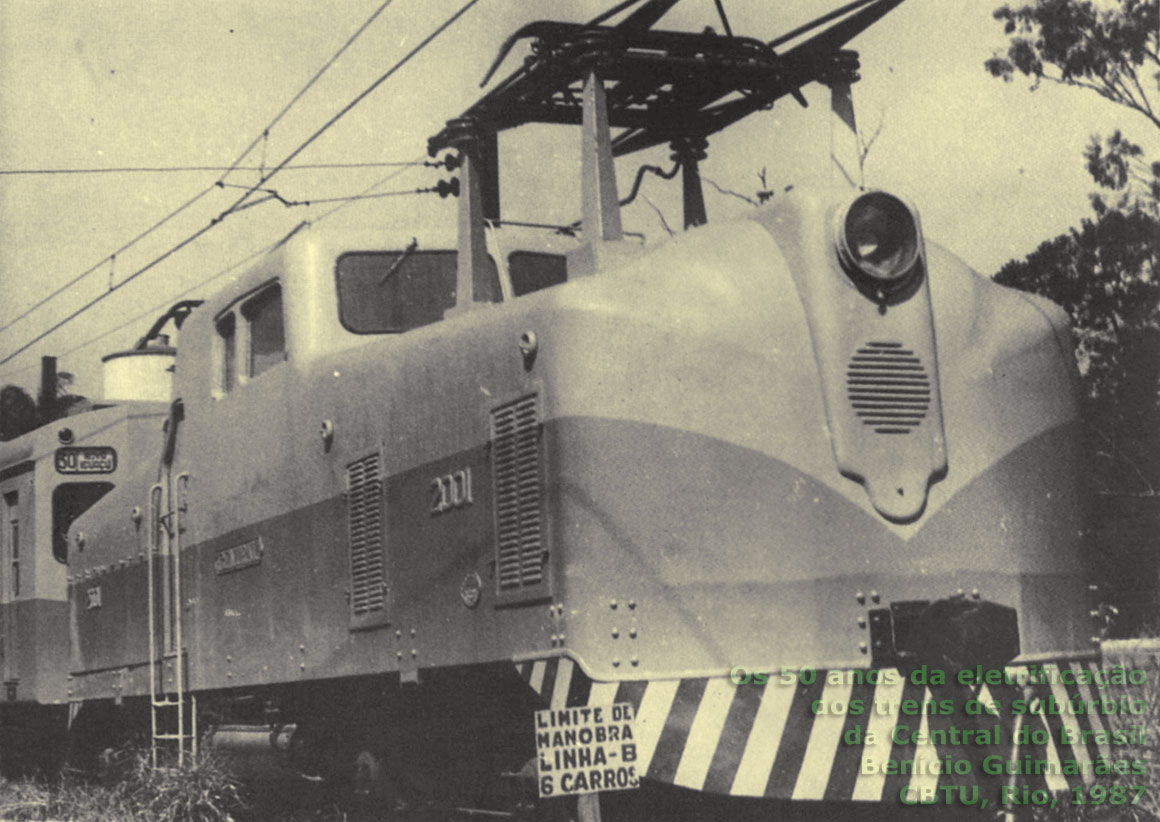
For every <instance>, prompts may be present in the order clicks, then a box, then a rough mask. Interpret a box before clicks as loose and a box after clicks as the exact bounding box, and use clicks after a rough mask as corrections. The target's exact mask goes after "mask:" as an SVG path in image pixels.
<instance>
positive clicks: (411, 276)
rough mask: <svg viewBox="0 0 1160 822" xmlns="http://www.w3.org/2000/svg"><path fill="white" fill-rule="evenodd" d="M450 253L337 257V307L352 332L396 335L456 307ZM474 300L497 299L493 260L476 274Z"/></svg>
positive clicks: (454, 257)
mask: <svg viewBox="0 0 1160 822" xmlns="http://www.w3.org/2000/svg"><path fill="white" fill-rule="evenodd" d="M457 259H458V254H457V252H455V251H411V252H407V251H386V252H382V251H374V252H371V251H353V252H350V253H347V254H343V255H342V256H341V257H339V258H338V264H337V266H336V267H335V275H336V278H337V281H338V311H339V319H340V320H341V321H342V324H343V327H345V328H346V329H347V330H349V331H353V332H355V333H356V334H398V333H401V332H404V331H410V330H411V329H412V328H420V327H422V326H424V325H430V324H431V323H435V322H439V321H440V320H442V319H443V317H444V315H445V314H446V312H447V311H448V309H451V308H454V307H455V275H456V271H455V267H456V260H457ZM474 290H475V301H476V302H499V301H500V299H501V292H500V287H499V274H498V272H497V271H496V267H495V261H494V260H492V259H491V258H490V257H489V258H488V265H487V266H486V268H485V269H484V270H482V271H477V272H476V273H475V283H474Z"/></svg>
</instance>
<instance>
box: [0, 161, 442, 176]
mask: <svg viewBox="0 0 1160 822" xmlns="http://www.w3.org/2000/svg"><path fill="white" fill-rule="evenodd" d="M411 165H419V166H421V165H424V163H423V162H422V161H421V160H420V161H414V162H390V161H387V160H383V161H375V162H366V163H301V164H294V165H288V166H286V168H285V169H284V170H285V171H302V170H320V169H343V168H350V169H357V168H393V167H395V166H411ZM264 170H265V168H264V167H263V166H242V165H236V166H122V167H120V168H4V169H0V176H5V175H7V176H15V175H35V174H168V173H176V172H192V171H264Z"/></svg>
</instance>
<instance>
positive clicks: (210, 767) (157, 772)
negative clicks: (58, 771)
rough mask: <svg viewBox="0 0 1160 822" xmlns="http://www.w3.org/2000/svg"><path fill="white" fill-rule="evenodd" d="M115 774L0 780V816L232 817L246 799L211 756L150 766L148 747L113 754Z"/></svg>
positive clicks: (148, 820)
mask: <svg viewBox="0 0 1160 822" xmlns="http://www.w3.org/2000/svg"><path fill="white" fill-rule="evenodd" d="M113 764H114V765H115V766H116V765H119V766H121V767H120V768H118V769H117V776H118V779H117V780H116V781H115V782H108V783H98V782H93V781H89V780H85V779H81V778H79V777H78V776H76V775H75V774H66V775H65V776H63V777H62V778H61V780H60V781H59V782H58V783H56V784H52V785H48V784H44V783H35V782H20V783H16V782H0V818H3V819H6V820H8V819H11V820H15V821H16V822H32V820H47V819H58V820H70V822H125V820H134V822H234V820H235V819H236V817H237V816H238V815H239V814H241V813H242V812H244V811H245V809H246V802H245V800H244V799H243V796H242V793H241V791H240V790H239V787H238V784H237V782H236V781H234V779H233V778H232V777H231V776H230V775H229V774H228V773H227V772H226V770H225V768H224V767H222V766H221V764H220V763H219V762H218V761H217V760H216V759H214V758H213V757H212V756H201V757H198V758H197V759H196V760H195V761H192V762H189V763H186V764H185V765H183V766H181V767H169V768H156V769H155V768H153V767H152V766H151V764H150V757H149V754H148V752H147V751H144V752H143V751H138V750H133V751H126V752H121V753H119V754H118V755H117V756H116V757H115V758H114V763H113Z"/></svg>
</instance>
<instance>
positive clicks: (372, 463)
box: [346, 454, 386, 616]
mask: <svg viewBox="0 0 1160 822" xmlns="http://www.w3.org/2000/svg"><path fill="white" fill-rule="evenodd" d="M346 483H347V489H346V490H347V493H346V505H347V518H348V521H349V526H350V590H351V609H352V612H353V613H354V615H355V616H360V615H362V614H366V613H369V612H371V611H378V610H382V608H383V605H384V603H385V600H386V586H385V584H384V569H383V505H382V500H383V480H382V476H381V471H380V468H379V455H378V454H371V455H370V456H369V457H364V458H363V459H361V460H359V461H358V462H354V463H351V464H350V465H349V466H348V467H347V469H346Z"/></svg>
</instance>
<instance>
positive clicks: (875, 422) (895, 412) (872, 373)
mask: <svg viewBox="0 0 1160 822" xmlns="http://www.w3.org/2000/svg"><path fill="white" fill-rule="evenodd" d="M846 395H847V396H848V397H849V398H850V407H851V408H852V409H853V411H854V415H855V416H856V417H858V419H860V420H862V424H863V425H868V426H870V427H871V428H873V429H874V431H875V433H878V434H909V433H910V432H911V431H912V430H914V429H915V428H917V427H918V426H919V425H921V424H922V421H923V419H924V418H925V417H926V412H927V409H928V408H930V375H928V374H927V373H926V368H924V367H923V364H922V359H921V358H920V357H919V356H918V355H917V354H915V353H914V352H913V351H911V350H909V349H907V348H903V347H902V343H897V342H868V343H866V344H865V345H864V346H862V347H861V348H859V349H858V350H857V351H856V352H855V353H854V356H852V357H851V358H850V363H849V365H847V366H846Z"/></svg>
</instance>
